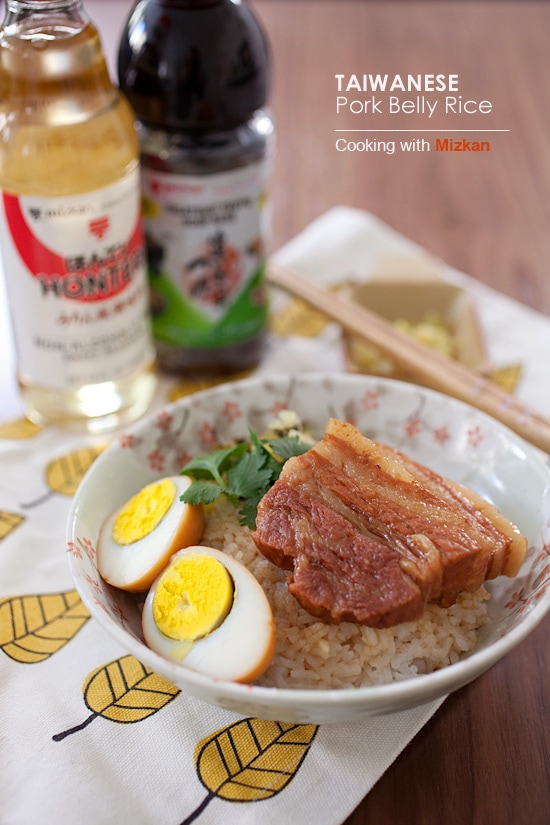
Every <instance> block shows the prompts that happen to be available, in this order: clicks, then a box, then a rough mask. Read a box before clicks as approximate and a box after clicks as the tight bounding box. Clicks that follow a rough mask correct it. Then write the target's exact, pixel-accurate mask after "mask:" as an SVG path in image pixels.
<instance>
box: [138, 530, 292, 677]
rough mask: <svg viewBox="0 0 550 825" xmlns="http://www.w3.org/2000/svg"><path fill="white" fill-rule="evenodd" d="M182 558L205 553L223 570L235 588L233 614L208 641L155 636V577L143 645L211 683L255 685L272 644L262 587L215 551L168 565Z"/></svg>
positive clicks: (268, 608) (203, 549)
mask: <svg viewBox="0 0 550 825" xmlns="http://www.w3.org/2000/svg"><path fill="white" fill-rule="evenodd" d="M185 553H205V554H206V555H210V556H213V557H214V558H216V559H217V560H218V561H219V562H220V563H221V564H223V565H224V567H225V568H226V569H227V570H228V572H229V574H230V576H231V578H232V580H233V585H234V598H233V605H232V607H231V610H230V611H229V613H228V615H227V616H226V618H225V619H224V621H223V622H222V623H221V624H220V625H219V627H217V628H216V629H215V630H213V631H212V632H211V633H209V634H208V635H207V636H204V637H203V638H201V639H197V640H196V641H195V642H193V643H187V642H179V641H174V639H170V638H168V636H165V635H164V634H163V633H162V632H161V631H160V630H159V628H158V627H157V625H156V623H155V620H154V618H153V599H154V597H155V589H156V586H157V584H158V582H159V580H160V576H159V577H158V579H157V580H156V581H155V583H154V584H153V586H152V587H151V590H150V591H149V593H148V595H147V599H146V601H145V604H144V607H143V615H142V627H143V635H144V636H145V641H146V643H147V645H148V646H149V647H150V648H151V649H152V650H154V651H155V652H156V653H159V654H160V655H161V656H164V657H165V658H167V659H170V660H172V661H176V662H179V663H181V664H182V665H184V666H185V667H189V668H192V669H193V670H196V671H199V672H200V673H203V674H205V675H207V676H211V677H212V678H215V679H223V680H228V681H233V682H252V681H254V679H257V678H258V677H259V676H260V675H261V674H262V673H263V672H264V670H266V669H267V667H269V665H270V664H271V661H272V660H273V656H274V655H275V643H276V637H275V622H274V619H273V613H272V610H271V605H270V604H269V601H268V599H267V596H266V595H265V593H264V591H263V589H262V587H261V585H260V583H259V582H258V580H257V579H256V578H255V577H254V576H253V575H252V573H251V572H250V571H249V570H248V569H247V568H246V567H245V566H244V565H243V564H241V563H240V562H238V561H237V560H236V559H233V558H232V557H231V556H228V555H226V554H225V553H222V552H221V551H220V550H216V549H215V548H213V547H202V546H195V547H186V548H185V549H183V550H181V551H179V552H178V553H176V554H175V555H174V556H173V558H172V559H171V561H170V564H173V563H174V562H175V561H176V559H177V558H179V557H180V556H182V555H183V554H185Z"/></svg>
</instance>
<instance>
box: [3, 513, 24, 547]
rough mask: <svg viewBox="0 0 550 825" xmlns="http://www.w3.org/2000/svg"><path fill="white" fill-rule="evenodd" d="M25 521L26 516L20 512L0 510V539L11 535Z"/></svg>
mask: <svg viewBox="0 0 550 825" xmlns="http://www.w3.org/2000/svg"><path fill="white" fill-rule="evenodd" d="M23 521H25V516H20V515H19V514H18V513H9V512H8V511H7V510H4V511H2V510H0V541H2V539H5V538H6V536H9V534H10V533H11V532H12V531H13V530H15V528H16V527H19V525H20V524H21V522H23Z"/></svg>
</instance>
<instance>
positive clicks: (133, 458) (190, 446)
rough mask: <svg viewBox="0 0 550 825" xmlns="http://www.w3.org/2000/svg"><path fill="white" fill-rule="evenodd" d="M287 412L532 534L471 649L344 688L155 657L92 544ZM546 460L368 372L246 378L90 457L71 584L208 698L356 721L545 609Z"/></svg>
mask: <svg viewBox="0 0 550 825" xmlns="http://www.w3.org/2000/svg"><path fill="white" fill-rule="evenodd" d="M282 408H290V409H293V410H296V411H297V412H298V413H299V414H300V416H301V418H302V420H303V421H304V422H305V423H306V424H307V426H308V427H309V428H310V429H311V430H312V431H313V433H314V434H315V435H316V436H319V437H320V436H321V435H322V434H323V432H324V427H325V424H326V421H327V419H328V418H329V417H330V416H335V417H337V418H340V419H344V420H347V421H350V422H351V423H353V424H355V425H356V426H357V427H359V429H360V430H362V431H363V432H364V433H365V434H367V435H368V436H370V437H373V438H376V439H379V440H382V441H386V442H388V443H389V444H392V445H394V446H396V447H399V448H400V449H402V450H403V451H405V452H407V453H409V454H410V455H411V456H412V457H413V458H416V459H418V460H420V461H422V462H423V463H425V464H427V465H428V466H430V467H432V468H433V469H435V470H437V471H438V472H440V473H443V474H445V475H447V476H449V477H450V478H453V479H455V480H456V481H459V482H462V483H463V484H466V485H468V486H470V487H472V488H473V489H474V490H476V491H477V492H478V493H480V494H482V495H483V496H484V497H485V498H487V499H488V500H490V501H492V502H493V503H494V504H495V505H496V506H497V507H498V508H499V509H500V510H502V512H503V513H504V514H505V515H506V516H508V518H509V519H511V520H512V521H514V522H515V523H516V524H517V525H518V527H519V528H520V530H521V531H522V532H523V533H524V534H525V535H526V536H527V539H528V543H529V549H528V553H527V557H526V559H525V561H524V563H523V565H522V568H521V570H520V572H519V575H518V576H517V577H516V578H515V579H508V578H504V577H500V578H498V579H496V580H494V581H493V582H490V583H489V584H488V589H489V590H490V592H491V595H492V598H491V600H490V603H489V615H490V617H491V622H490V623H489V624H488V625H486V626H484V627H483V628H482V629H481V631H480V632H479V642H478V644H477V647H476V648H475V650H474V651H473V652H472V653H470V654H469V655H468V656H466V657H464V658H463V659H461V660H460V661H459V662H457V663H456V664H453V665H449V666H447V667H445V668H442V669H441V670H439V671H436V672H435V673H431V674H427V675H422V676H416V677H414V678H410V679H407V680H405V681H401V682H394V683H392V684H388V685H381V686H375V687H365V688H357V689H349V690H326V691H324V690H290V689H288V690H287V689H285V690H282V689H275V688H266V687H258V686H254V685H252V686H250V685H239V684H233V683H227V682H220V681H216V680H214V679H211V678H207V677H205V676H202V675H200V674H198V673H195V672H193V671H191V670H190V669H188V668H186V667H185V666H184V665H177V664H175V663H173V662H170V661H168V660H166V659H163V658H161V657H160V656H158V655H157V654H155V653H154V652H153V651H151V650H150V649H149V648H147V647H146V645H145V644H144V642H143V636H142V633H141V619H140V613H139V608H138V607H137V605H136V600H135V598H134V597H132V596H130V595H128V594H125V593H122V592H120V591H116V590H114V589H113V588H111V587H109V586H108V585H107V584H105V582H103V581H102V579H101V577H100V576H99V574H98V571H97V567H96V562H95V547H96V545H97V539H98V534H99V529H100V527H101V524H102V523H103V521H104V519H105V518H106V517H107V516H108V515H109V514H110V513H111V512H112V511H113V510H114V509H115V507H117V506H119V505H120V504H122V503H123V502H124V501H125V500H127V499H128V498H129V497H130V496H131V495H133V494H134V493H135V492H137V491H138V490H139V489H140V488H141V487H142V486H144V485H145V484H147V483H148V482H150V481H151V480H153V479H154V478H158V477H160V476H164V475H170V474H174V473H177V472H178V471H179V470H180V469H181V467H182V466H183V465H184V464H185V463H186V461H187V460H188V459H189V458H190V457H192V456H193V455H196V454H200V453H204V452H207V451H208V450H210V449H211V448H213V447H214V446H216V445H217V444H219V443H223V442H227V441H228V440H230V439H233V438H242V437H246V436H247V435H248V427H249V426H251V427H252V428H253V429H254V430H256V431H257V432H260V433H261V432H262V430H263V429H265V427H266V424H267V423H268V421H269V420H270V419H271V418H272V417H273V415H274V414H275V413H277V412H278V411H279V410H280V409H282ZM549 483H550V466H549V463H548V460H547V458H546V457H544V456H542V455H541V454H540V453H539V452H538V451H537V450H535V449H534V448H532V447H531V446H530V445H529V444H527V443H525V442H524V441H523V440H522V439H520V438H519V437H518V436H516V435H515V434H514V433H512V432H511V431H510V430H508V429H507V428H506V427H504V426H502V425H501V424H499V423H498V422H496V421H494V420H493V419H492V418H490V417H488V416H486V415H484V414H483V413H481V412H478V411H477V410H474V409H473V408H471V407H468V406H467V405H465V404H462V403H460V402H458V401H455V400H454V399H451V398H449V397H447V396H444V395H441V394H439V393H436V392H432V391H430V390H427V389H423V388H421V387H417V386H414V385H410V384H405V383H400V382H398V381H391V380H385V379H382V378H374V377H368V376H361V375H346V374H335V375H326V374H298V375H292V376H274V377H269V378H268V377H260V378H251V379H247V380H244V381H239V382H235V383H229V384H224V385H221V386H218V387H216V388H214V389H211V390H206V391H205V392H201V393H197V394H196V395H192V396H188V397H185V398H183V399H181V400H180V401H178V402H176V403H175V404H172V405H170V406H167V407H165V408H163V409H162V410H160V411H159V412H157V413H156V414H154V415H153V416H151V417H149V418H147V419H145V420H143V421H142V422H140V423H139V424H138V425H137V426H135V427H134V428H133V429H132V430H130V431H128V432H127V433H126V434H124V435H121V436H120V437H119V438H117V440H116V441H115V442H113V443H112V444H111V445H110V446H109V447H108V448H107V450H106V451H105V452H104V453H103V454H102V455H100V456H99V457H98V458H97V459H96V461H95V462H94V464H93V465H92V466H91V468H90V470H89V471H88V473H87V475H86V477H85V478H84V479H83V481H82V483H81V485H80V486H79V488H78V491H77V493H76V495H75V498H74V502H73V506H72V510H71V513H70V517H69V522H68V528H67V541H68V548H69V551H70V553H69V558H70V566H71V571H72V575H73V578H74V581H75V586H76V588H77V590H78V592H79V594H80V596H81V598H82V600H83V602H84V603H85V605H86V606H87V608H88V610H89V611H90V613H91V614H92V616H93V617H94V618H95V619H96V620H97V621H98V622H99V623H100V624H101V625H102V627H103V628H104V629H105V630H106V631H107V632H108V633H109V634H110V635H111V636H113V637H114V638H115V639H117V640H118V641H119V642H120V644H121V645H122V646H123V647H124V648H125V649H126V650H127V651H128V652H130V653H132V654H133V655H134V656H136V658H138V659H139V660H140V661H141V662H142V663H143V664H144V665H146V666H148V667H150V668H151V669H152V670H154V671H156V672H157V673H159V674H161V675H163V676H164V677H165V678H167V679H168V680H170V681H171V682H173V683H174V684H175V685H177V686H178V687H179V688H181V689H182V690H183V691H185V692H187V693H189V694H192V695H194V696H196V697H197V698H199V699H202V700H203V701H205V702H209V703H211V704H215V705H219V706H221V707H224V708H227V709H229V710H232V711H235V712H237V713H241V714H243V715H248V716H256V717H261V718H266V719H275V720H281V721H285V722H286V721H288V722H299V723H305V722H313V723H327V722H336V723H342V722H346V723H347V722H360V721H362V720H365V719H367V718H369V717H372V716H376V715H380V714H386V713H392V712H395V711H399V710H403V709H405V708H408V707H413V706H416V705H420V704H424V703H425V702H428V701H430V700H433V699H435V698H437V697H441V696H444V695H446V694H447V693H450V692H451V691H453V690H456V689H457V688H460V687H462V686H463V685H465V684H467V683H468V682H470V681H472V680H473V679H475V678H476V677H477V676H479V675H480V674H481V673H482V672H483V671H485V670H487V669H488V668H489V667H491V665H493V664H494V663H495V662H497V661H498V660H499V659H501V658H502V657H503V656H504V655H505V654H506V653H508V652H509V651H510V650H511V649H512V648H513V647H515V646H516V645H517V644H518V643H519V642H520V641H521V640H522V639H524V638H525V636H527V634H528V633H530V632H531V631H532V630H533V628H534V627H535V626H536V625H537V624H538V622H539V621H540V620H541V619H542V617H543V616H544V614H545V613H546V612H547V611H548V609H549V608H550V587H549V584H550V493H549V489H550V484H549Z"/></svg>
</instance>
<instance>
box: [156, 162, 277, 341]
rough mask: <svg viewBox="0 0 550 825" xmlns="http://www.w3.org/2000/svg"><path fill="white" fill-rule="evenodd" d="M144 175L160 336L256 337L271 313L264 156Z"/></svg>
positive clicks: (167, 338)
mask: <svg viewBox="0 0 550 825" xmlns="http://www.w3.org/2000/svg"><path fill="white" fill-rule="evenodd" d="M142 175H143V182H142V190H143V211H144V223H145V234H146V239H147V247H148V254H149V276H150V286H151V305H152V314H153V332H154V335H155V337H156V338H157V339H159V340H161V341H164V342H166V343H168V344H171V345H173V346H176V347H185V348H202V347H206V348H210V347H212V348H213V347H223V346H228V345H231V344H238V343H240V342H242V341H246V340H248V339H250V338H252V337H254V336H255V335H256V334H257V333H258V332H260V331H261V329H262V328H263V327H264V325H265V323H266V320H267V296H266V289H265V285H264V269H265V246H266V231H267V205H266V200H267V198H266V186H267V176H268V168H267V163H266V162H265V161H262V162H260V163H255V164H253V165H249V166H245V167H242V168H239V169H233V170H231V171H229V172H223V173H220V174H216V175H175V174H172V173H167V172H159V171H158V170H155V169H151V168H147V167H146V168H144V169H143V171H142Z"/></svg>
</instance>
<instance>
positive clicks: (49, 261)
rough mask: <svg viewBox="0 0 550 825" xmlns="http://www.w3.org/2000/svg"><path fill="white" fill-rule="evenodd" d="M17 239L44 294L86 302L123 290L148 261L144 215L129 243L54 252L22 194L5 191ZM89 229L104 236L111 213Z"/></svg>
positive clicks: (12, 231) (21, 254) (17, 247)
mask: <svg viewBox="0 0 550 825" xmlns="http://www.w3.org/2000/svg"><path fill="white" fill-rule="evenodd" d="M2 198H3V202H4V210H5V213H6V218H7V222H8V226H9V229H10V233H11V237H12V240H13V243H14V245H15V247H16V249H17V251H18V253H19V255H20V257H21V259H22V261H23V263H24V264H25V266H26V267H27V269H28V271H29V273H30V274H31V275H32V277H34V278H36V279H37V280H38V282H39V284H40V287H41V290H42V295H44V296H48V297H49V296H51V297H53V298H70V299H71V300H74V301H82V302H85V303H89V302H93V301H102V300H104V299H106V298H111V297H113V296H114V295H118V294H119V293H120V292H122V291H123V290H124V289H126V287H127V286H128V284H129V283H130V282H131V281H132V280H133V278H134V276H135V274H136V273H137V272H138V271H139V270H141V269H142V268H143V267H144V265H145V263H144V261H145V255H144V247H143V233H142V226H141V219H140V217H139V216H138V218H137V220H136V224H135V227H134V230H133V232H132V234H131V236H130V238H129V239H128V240H127V241H126V242H125V243H118V244H112V245H110V246H107V247H106V249H105V250H104V252H103V253H102V254H97V253H92V254H87V255H86V254H82V255H73V256H71V257H70V258H67V257H64V256H63V255H59V254H58V253H56V252H54V251H53V250H52V249H50V248H49V247H47V246H46V245H45V244H43V243H42V241H41V240H39V238H37V237H36V235H34V233H33V232H32V230H31V228H30V226H29V225H28V224H27V222H26V219H25V216H24V214H23V211H22V209H21V205H20V203H19V198H17V196H15V195H8V194H6V193H3V194H2ZM88 228H89V231H90V233H91V234H92V235H94V236H95V237H97V238H99V239H101V238H103V237H104V236H105V234H106V233H107V232H108V230H109V228H110V219H109V216H107V215H106V216H102V217H100V218H97V219H94V220H92V221H90V222H89V224H88Z"/></svg>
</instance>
